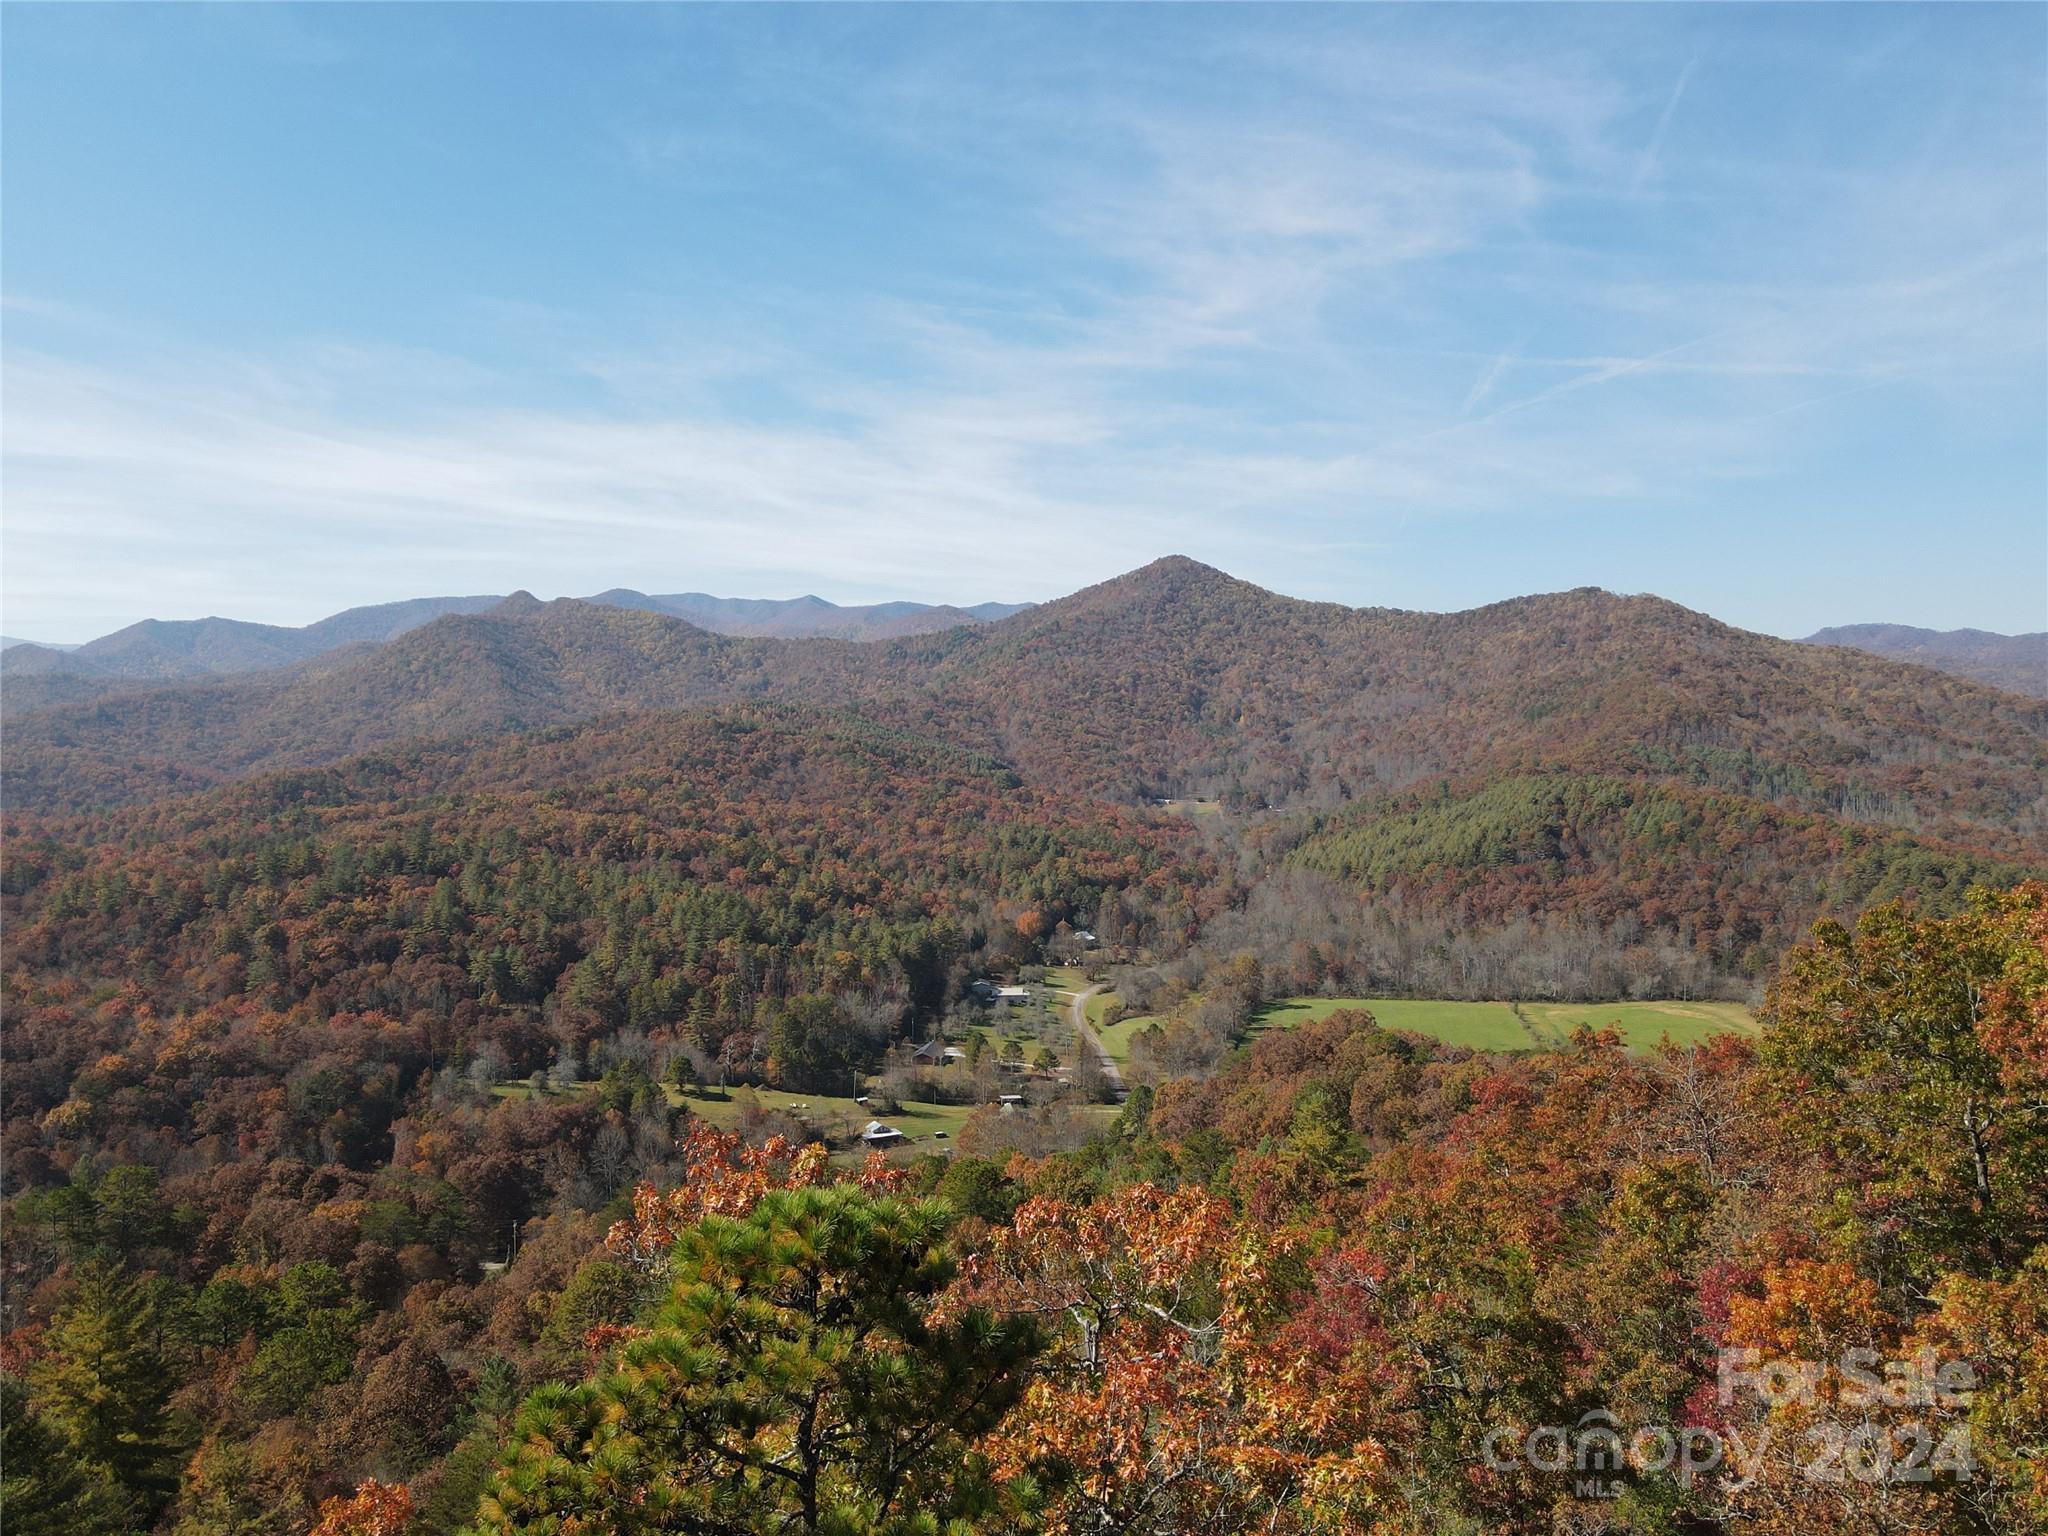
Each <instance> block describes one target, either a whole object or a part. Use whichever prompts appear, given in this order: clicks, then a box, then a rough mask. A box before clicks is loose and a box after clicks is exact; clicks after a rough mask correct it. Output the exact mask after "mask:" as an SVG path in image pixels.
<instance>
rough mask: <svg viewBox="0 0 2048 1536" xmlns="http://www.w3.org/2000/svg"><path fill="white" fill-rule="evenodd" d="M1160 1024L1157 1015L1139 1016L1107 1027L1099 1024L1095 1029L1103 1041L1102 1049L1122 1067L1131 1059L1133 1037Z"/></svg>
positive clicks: (1097, 1035)
mask: <svg viewBox="0 0 2048 1536" xmlns="http://www.w3.org/2000/svg"><path fill="white" fill-rule="evenodd" d="M1158 1022H1159V1019H1158V1017H1157V1015H1153V1014H1139V1015H1137V1016H1136V1017H1134V1018H1129V1019H1123V1020H1120V1021H1119V1022H1117V1023H1115V1024H1111V1025H1108V1026H1107V1027H1104V1026H1103V1025H1100V1024H1098V1025H1096V1027H1095V1034H1096V1037H1097V1038H1098V1039H1100V1040H1101V1041H1102V1049H1103V1051H1104V1052H1105V1053H1106V1054H1107V1055H1108V1056H1109V1059H1110V1060H1111V1061H1113V1062H1115V1063H1116V1064H1117V1065H1118V1066H1120V1067H1121V1066H1124V1065H1126V1064H1128V1063H1129V1061H1130V1059H1131V1036H1133V1035H1135V1034H1137V1033H1139V1032H1140V1031H1141V1030H1145V1029H1149V1028H1150V1027H1151V1026H1152V1025H1154V1024H1157V1023H1158Z"/></svg>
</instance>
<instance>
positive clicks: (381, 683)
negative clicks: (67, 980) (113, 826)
mask: <svg viewBox="0 0 2048 1536" xmlns="http://www.w3.org/2000/svg"><path fill="white" fill-rule="evenodd" d="M743 698H779V699H786V700H795V701H803V702H822V703H832V704H837V703H847V702H854V701H858V702H859V703H860V704H861V706H862V707H863V708H864V709H865V710H867V711H868V712H869V713H871V714H872V715H874V716H875V717H877V718H881V719H886V720H891V721H894V722H897V723H900V724H905V725H909V726H913V727H915V728H917V729H919V730H921V731H924V732H926V733H928V734H932V735H936V736H939V737H943V738H945V739H949V740H953V741H957V742H961V743H964V744H968V745H972V746H975V747H978V748H982V749H985V750H989V751H992V752H993V753H995V754H996V755H997V756H999V757H1001V758H1003V759H1004V760H1006V761H1008V762H1010V763H1012V764H1013V765H1014V766H1015V767H1016V768H1017V769H1018V771H1019V772H1020V773H1022V774H1023V775H1024V776H1025V777H1026V778H1027V779H1030V780H1031V781H1033V782H1035V783H1039V784H1043V785H1046V786H1049V787H1054V788H1057V789H1060V790H1062V791H1068V792H1081V793H1088V794H1095V795H1101V796H1105V797H1108V798H1111V799H1116V800H1125V801H1131V800H1137V799H1140V798H1143V797H1145V796H1150V795H1164V794H1188V793H1202V794H1212V795H1220V796H1222V797H1225V798H1226V799H1227V800H1228V801H1229V802H1230V803H1231V804H1232V805H1233V806H1238V807H1252V808H1256V807H1259V806H1269V805H1270V806H1285V807H1334V806H1337V805H1340V804H1343V803H1346V802H1348V801H1351V800H1355V799H1367V798H1372V797H1376V796H1379V795H1384V794H1387V793H1391V792H1398V791H1401V790H1404V789H1408V788H1411V787H1413V786H1416V785H1420V784H1427V783H1432V782H1435V781H1437V780H1459V781H1466V782H1483V781H1487V780H1491V779H1494V778H1498V777H1502V776H1508V775H1515V774H1522V773H1527V772H1530V771H1534V770H1545V769H1565V770H1569V771H1573V772H1587V773H1600V774H1606V775H1619V776H1623V777H1630V778H1648V779H1655V780H1659V781H1668V782H1673V783H1680V784H1692V785H1698V786H1704V787H1711V788H1717V789H1723V790H1728V791H1731V792H1735V793H1740V794H1744V795H1748V796H1752V797H1757V798H1762V799H1766V800H1769V801H1772V802H1774V803H1778V804H1782V805H1785V806H1788V807H1793V808H1797V809H1801V810H1807V811H1811V812H1815V813H1818V814H1823V815H1829V816H1835V817H1840V818H1844V819H1847V820H1851V821H1857V822H1866V823H1871V824H1874V825H1881V826H1890V827H1894V828H1898V829H1903V830H1911V831H1915V832H1918V833H1921V834H1924V835H1926V836H1930V837H1934V838H1937V839H1942V840H1946V841H1950V842H1955V843H1957V844H1960V845H1964V846H1979V847H1983V848H1985V849H1987V850H1991V851H2002V852H2007V853H2020V852H2025V851H2028V850H2033V849H2038V848H2039V847H2040V840H2041V836H2042V828H2043V824H2044V822H2043V813H2042V808H2043V800H2044V790H2043V783H2044V778H2048V750H2044V741H2048V703H2044V702H2042V701H2038V700H2030V699H2026V698H2023V697H2021V696H2018V695H2015V694H2008V693H2002V692H1999V691H1997V690H1995V689H1991V688H1986V687H1984V686H1981V685H1979V684H1975V683H1971V682H1969V681H1967V680H1964V679H1961V678H1956V677H1951V676H1946V675H1942V674H1937V673H1932V672H1929V671H1927V670H1925V669H1922V668H1917V667H1910V666H1906V665H1902V664H1899V663H1895V662H1887V661H1883V660H1881V659H1878V658H1876V657H1869V656H1864V655H1861V654H1859V653H1856V652H1852V651H1846V650H1841V649H1830V648H1820V647H1813V646H1805V645H1800V644H1797V643H1794V642H1788V641H1781V640H1774V639H1771V638H1769V637H1766V636H1761V635H1754V634H1749V633H1746V632H1744V631H1741V630H1736V629H1732V628H1730V627H1729V626H1727V625H1724V624H1720V623H1717V622H1715V621H1714V620H1712V619H1710V618H1707V617H1706V616H1704V615H1702V614H1697V613H1693V612H1690V611H1688V610H1686V609H1683V608H1680V607H1678V606H1676V605H1675V604H1671V603H1667V602H1664V601H1662V600H1660V599H1657V598H1648V597H1617V596H1614V595H1612V594H1609V593H1605V592H1599V591H1593V590H1582V591H1575V592H1567V593H1558V594H1552V595H1548V596H1542V597H1531V598H1523V599H1517V600H1516V601H1513V602H1508V603H1500V604H1495V605H1493V606H1491V607H1487V608H1481V609H1475V610H1472V611H1470V612H1467V613H1456V614H1422V613H1406V612H1399V611H1393V610H1375V609H1348V608H1343V607H1339V606H1336V605H1332V604H1319V603H1305V602H1298V601H1295V600H1293V599H1289V598H1283V597H1278V596H1275V595H1274V594H1272V593H1269V592H1265V591H1263V590H1261V589H1259V588H1257V587H1254V586H1251V585H1249V584H1248V583H1245V582H1240V581H1236V580H1233V579H1232V578H1230V577H1227V576H1225V575H1223V574H1222V573H1220V572H1217V571H1214V570H1211V569H1209V568H1207V567H1205V566H1201V565H1198V564H1196V563H1195V562H1193V561H1187V560H1179V559H1170V560H1163V561H1159V562H1156V563H1155V564H1153V565H1151V566H1148V567H1146V568H1145V569H1143V570H1141V571H1137V572H1134V573H1132V574H1130V575H1128V576H1125V577H1121V578H1119V579H1117V580H1115V581H1112V582H1107V583H1104V584H1102V585H1100V586H1097V587H1092V588H1089V589H1087V590H1086V591H1083V592H1080V593H1077V594H1075V595H1074V596H1072V597H1069V598H1065V599H1061V600H1060V601H1057V602H1053V603H1048V604H1045V605H1043V606H1042V607H1038V608H1034V609H1030V610H1027V611H1026V612H1023V613H1020V614H1017V615H1014V616H1012V617H1010V618H1007V619H1004V620H1002V621H1000V622H997V623H994V624H990V625H986V626H982V627H977V628H961V629H953V630H948V631H946V632H944V633H942V634H938V635H930V636H920V637H916V638H911V639H904V640H898V641H893V642H889V643H886V644H882V645H873V646H854V645H849V644H845V643H842V642H834V641H829V640H817V639H811V640H769V639H738V638H731V637H723V636H714V635H710V634H707V633H705V632H704V631H702V630H699V629H696V628H694V627H693V626H691V625H688V624H686V623H683V622H681V621H680V620H676V619H672V618H665V617H662V616H660V615H655V614H649V613H640V612H632V611H627V610H623V609H615V608H607V607H602V606H598V605H593V604H586V603H577V602H568V601H562V602H555V603H547V604H542V603H538V602H535V601H534V600H533V599H531V598H528V597H525V596H524V595H523V594H521V595H519V596H517V597H515V598H512V599H508V600H506V601H505V602H504V603H501V604H499V605H498V606H497V607H495V608H493V609H492V610H490V611H489V612H487V613H484V614H480V615H474V616H468V617H452V618H444V619H441V620H438V621H436V622H435V623H433V624H430V625H427V626H424V627H423V628H420V629H417V630H414V631H412V632H411V633H409V634H407V635H405V636H403V637H401V638H400V639H399V640H397V641H395V642H393V643H391V644H390V645H387V646H384V647H381V648H379V649H377V650H375V651H373V652H370V653H368V654H366V655H363V656H360V657H358V658H355V659H353V660H350V661H348V662H346V664H341V665H335V666H331V667H329V668H328V669H326V670H324V671H322V672H320V673H319V674H318V675H315V676H273V677H269V678H263V679H251V680H248V681H244V682H239V683H234V684H231V685H228V686H218V685H216V686H213V687H209V688H205V689H199V690H172V691H167V692H162V693H158V694H154V695H142V696H134V697H128V698H122V699H118V700H106V701H102V702H100V703H97V704H87V705H79V706H72V707H69V708H66V707H56V708H51V709H48V710H43V711H32V712H30V713H28V714H27V715H24V716H21V717H19V718H18V719H17V720H16V722H15V724H14V726H13V728H12V729H11V730H10V732H9V737H8V742H7V766H8V768H9V771H10V779H11V793H12V795H13V797H14V800H15V803H16V804H23V805H62V804H83V803H91V802H93V801H95V800H118V799H124V798H136V797H148V796H151V795H155V794H161V793H166V792H176V791H178V790H182V789H186V788H190V787H193V786H195V785H201V784H205V783H211V782H219V781H221V780H224V779H227V778H231V777H234V776H236V775H239V774H242V773H247V772H251V771H256V770H261V769H269V768H277V767H285V766H292V765H299V764H310V763H319V762H330V761H335V760H338V759H340V758H342V757H345V756H348V755H350V754H352V753H355V752H360V751H364V750H369V749H372V748H375V747H380V746H384V745H388V744H391V743H394V742H398V741H403V740H407V739H410V738H412V737H416V736H423V735H434V736H448V735H457V734H469V733H481V732H490V731H495V730H502V729H517V728H525V727H533V726H537V725H544V724H558V723H564V722H568V721H573V720H576V719H582V718H588V717H589V716H591V715H594V714H597V713H599V712H602V711H604V710H608V709H618V708H675V707H687V706H693V705H702V704H715V703H722V702H728V701H732V700H736V699H743Z"/></svg>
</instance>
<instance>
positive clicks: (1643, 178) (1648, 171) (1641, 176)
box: [1629, 57, 1700, 192]
mask: <svg viewBox="0 0 2048 1536" xmlns="http://www.w3.org/2000/svg"><path fill="white" fill-rule="evenodd" d="M1699 63H1700V61H1699V59H1698V58H1697V57H1694V58H1690V59H1687V60H1686V61H1685V67H1684V68H1683V69H1681V70H1680V71H1679V72H1678V79H1677V80H1676V81H1674V82H1673V83H1672V86H1671V94H1670V96H1669V97H1667V98H1666V99H1665V102H1664V110H1663V111H1662V112H1659V113H1658V114H1657V126H1656V127H1655V128H1654V129H1652V130H1651V132H1650V142H1649V143H1647V144H1645V145H1644V146H1643V153H1642V157H1641V158H1640V159H1639V160H1637V161H1636V169H1635V175H1634V176H1632V177H1630V178H1629V190H1630V191H1631V192H1640V191H1642V190H1643V188H1644V187H1645V186H1646V185H1647V184H1648V183H1649V180H1650V178H1651V177H1652V176H1654V175H1656V174H1657V161H1658V157H1659V156H1661V155H1662V154H1663V153H1664V136H1665V135H1666V134H1668V133H1669V132H1670V131H1671V120H1672V119H1673V118H1674V117H1676V116H1678V104H1679V103H1680V102H1681V101H1683V100H1685V88H1686V87H1687V86H1688V85H1690V84H1691V83H1692V72H1693V71H1694V70H1695V69H1697V68H1699Z"/></svg>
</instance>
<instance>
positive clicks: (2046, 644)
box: [1803, 624, 2048, 699]
mask: <svg viewBox="0 0 2048 1536" xmlns="http://www.w3.org/2000/svg"><path fill="white" fill-rule="evenodd" d="M1803 643H1804V644H1807V645H1846V646H1849V647H1851V648H1852V649H1855V650H1859V651H1868V652H1870V654H1871V655H1873V656H1889V657H1892V658H1893V659H1895V660H1898V661H1910V662H1914V663H1916V664H1917V665H1919V666H1923V667H1932V668H1934V669H1935V670H1936V671H1937V672H1953V673H1955V674H1956V675H1957V676H1958V677H1970V678H1975V679H1976V680H1977V681H1978V682H1980V683H1989V684H1990V685H1991V686H1992V687H1994V688H2005V689H2009V690H2010V691H2011V692H2013V693H2025V694H2031V695H2032V696H2033V697H2035V698H2037V699H2041V698H2048V631H2041V630H2037V631H2035V632H2034V633H2032V634H2026V635H1998V634H1993V633H1991V632H1990V631H1989V630H1983V629H1917V628H1915V627H1914V626H1913V625H1911V624H1841V625H1837V626H1835V627H1834V628H1832V629H1822V630H1816V631H1815V632H1814V633H1813V634H1810V635H1808V636H1807V637H1806V639H1805V641H1804V642H1803Z"/></svg>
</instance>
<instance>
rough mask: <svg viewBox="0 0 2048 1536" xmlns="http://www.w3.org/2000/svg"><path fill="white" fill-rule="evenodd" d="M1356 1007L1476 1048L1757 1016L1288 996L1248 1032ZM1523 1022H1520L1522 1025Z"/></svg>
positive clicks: (1658, 1033)
mask: <svg viewBox="0 0 2048 1536" xmlns="http://www.w3.org/2000/svg"><path fill="white" fill-rule="evenodd" d="M1344 1008H1363V1009H1366V1010H1367V1011H1368V1012H1370V1013H1371V1014H1372V1016H1373V1017H1374V1018H1375V1019H1377V1020H1378V1021H1379V1022H1380V1025H1381V1027H1382V1028H1385V1029H1405V1030H1410V1031H1412V1032H1414V1033H1415V1034H1418V1035H1428V1036H1429V1037H1430V1038H1431V1039H1433V1040H1441V1041H1443V1042H1444V1043H1445V1044H1446V1045H1462V1046H1466V1047H1469V1048H1470V1049H1472V1050H1475V1051H1530V1050H1549V1049H1554V1048H1556V1047H1558V1046H1562V1045H1563V1044H1564V1043H1565V1042H1566V1041H1567V1040H1569V1039H1570V1038H1571V1033H1572V1031H1573V1030H1574V1029H1576V1028H1578V1026H1579V1025H1581V1024H1585V1025H1588V1026H1590V1027H1591V1028H1594V1029H1605V1028H1608V1027H1609V1026H1612V1027H1613V1028H1615V1029H1616V1030H1618V1031H1619V1032H1620V1034H1621V1037H1622V1039H1623V1040H1625V1041H1627V1042H1628V1044H1629V1046H1630V1047H1631V1048H1632V1049H1635V1050H1639V1051H1647V1050H1652V1049H1654V1048H1655V1047H1656V1046H1657V1044H1658V1043H1659V1041H1661V1040H1662V1039H1664V1038H1665V1037H1666V1036H1667V1035H1668V1036H1669V1037H1670V1039H1671V1040H1672V1042H1673V1043H1674V1044H1676V1045H1697V1044H1698V1043H1699V1042H1701V1041H1702V1040H1706V1039H1709V1038H1711V1037H1712V1036H1714V1035H1718V1034H1727V1033H1736V1034H1754V1033H1755V1031H1756V1020H1755V1019H1754V1018H1753V1017H1751V1015H1750V1012H1749V1010H1748V1009H1747V1008H1744V1007H1743V1006H1742V1005H1741V1004H1740V1003H1674V1002H1659V1003H1523V1004H1522V1005H1521V1015H1522V1016H1521V1017H1520V1018H1517V1017H1516V1015H1515V1009H1514V1007H1513V1006H1511V1005H1510V1004H1507V1003H1456V1002H1445V1001H1436V1000H1432V999H1427V998H1408V997H1386V998H1374V997H1290V998H1285V999H1283V1000H1282V1001H1280V1002H1277V1003H1269V1004H1268V1005H1267V1006H1266V1007H1264V1008H1262V1009H1260V1010H1259V1012H1258V1015H1257V1017H1256V1018H1255V1020H1254V1023H1253V1031H1254V1033H1257V1032H1259V1031H1263V1030H1267V1029H1291V1028H1293V1027H1294V1026H1295V1025H1297V1024H1307V1023H1312V1022H1313V1021H1315V1020H1317V1019H1326V1018H1328V1017H1329V1016H1330V1015H1331V1014H1333V1013H1336V1012H1337V1011H1338V1010H1339V1009H1344ZM1524 1020H1526V1021H1527V1022H1526V1023H1524Z"/></svg>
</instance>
